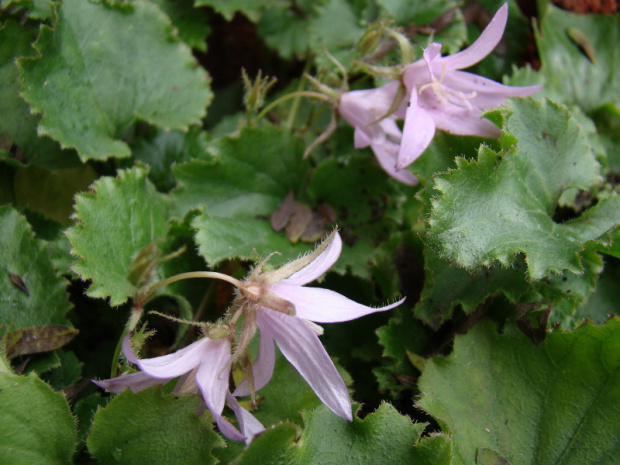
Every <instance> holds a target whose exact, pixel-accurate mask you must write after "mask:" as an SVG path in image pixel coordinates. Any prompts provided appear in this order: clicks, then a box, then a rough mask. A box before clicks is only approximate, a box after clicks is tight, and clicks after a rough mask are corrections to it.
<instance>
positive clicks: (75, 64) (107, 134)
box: [19, 0, 211, 160]
mask: <svg viewBox="0 0 620 465" xmlns="http://www.w3.org/2000/svg"><path fill="white" fill-rule="evenodd" d="M35 47H36V49H37V50H38V51H39V53H40V55H39V56H38V57H35V58H23V59H21V60H19V65H20V68H21V72H20V79H21V81H22V82H23V84H24V89H23V91H22V95H23V96H24V98H25V99H26V100H27V101H28V102H29V103H30V104H31V107H32V109H33V110H34V111H35V112H40V113H42V114H43V118H42V120H41V123H40V124H39V129H38V132H39V134H47V135H49V136H51V137H53V138H54V139H56V140H57V141H59V142H60V144H61V145H62V146H63V147H73V148H75V149H77V151H78V153H79V155H80V157H81V158H82V159H83V160H87V159H89V158H97V159H103V158H107V157H111V156H114V157H126V156H128V155H129V153H130V150H129V147H128V146H127V144H126V143H125V142H124V141H123V140H122V136H123V133H124V132H125V131H126V130H127V129H129V128H130V127H131V125H132V124H133V123H135V122H136V121H138V120H143V121H147V122H149V123H151V124H154V125H157V126H160V127H163V128H169V129H181V130H186V129H187V127H188V125H190V124H194V123H198V122H199V121H200V119H201V118H202V117H203V116H204V115H205V108H206V106H207V105H208V103H209V101H210V100H211V92H210V90H209V87H208V85H207V82H208V79H207V75H206V74H205V72H204V71H203V70H201V69H199V68H197V67H196V65H195V62H194V59H193V57H192V55H191V52H190V50H189V48H188V47H187V46H186V45H185V44H183V43H182V42H178V41H176V40H174V39H173V38H172V37H171V26H170V22H169V20H168V18H167V17H166V16H165V15H164V14H163V13H162V12H161V11H160V10H159V9H158V7H157V6H155V5H154V4H153V3H151V2H135V3H132V4H131V7H130V8H127V7H125V8H115V7H113V6H108V5H107V4H106V3H104V2H102V3H95V2H83V1H81V0H65V1H63V3H62V6H61V7H60V9H59V16H58V20H57V23H56V25H55V28H54V29H51V28H49V27H47V26H42V27H41V31H40V35H39V38H38V39H37V42H36V43H35ZM162 63H165V66H162ZM170 70H174V72H170Z"/></svg>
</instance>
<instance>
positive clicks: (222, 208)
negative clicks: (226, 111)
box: [172, 127, 308, 218]
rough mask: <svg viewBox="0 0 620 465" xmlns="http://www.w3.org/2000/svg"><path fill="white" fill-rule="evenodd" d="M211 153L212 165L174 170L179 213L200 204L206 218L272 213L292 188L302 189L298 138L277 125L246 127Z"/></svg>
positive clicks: (213, 147)
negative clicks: (177, 185) (210, 216)
mask: <svg viewBox="0 0 620 465" xmlns="http://www.w3.org/2000/svg"><path fill="white" fill-rule="evenodd" d="M208 151H209V153H210V154H211V155H212V157H213V161H202V160H193V161H190V162H188V163H184V164H182V165H178V166H175V167H174V168H173V173H174V176H175V178H176V179H177V182H178V184H179V187H178V188H177V189H176V190H175V191H173V194H172V199H173V202H174V205H175V211H176V213H177V214H178V215H184V214H185V212H187V211H188V210H190V209H192V208H195V207H198V206H200V205H202V206H203V207H204V211H205V212H206V213H207V214H209V215H213V216H220V217H226V218H229V217H248V218H255V217H256V215H270V214H271V213H272V212H274V211H275V210H276V209H277V207H278V204H279V203H281V202H282V201H284V198H285V197H286V195H287V193H288V192H289V190H293V191H296V190H298V189H299V188H300V186H301V184H302V180H303V177H304V174H305V170H306V169H307V167H308V164H307V162H306V161H304V160H302V153H303V146H302V144H301V141H300V139H299V138H298V137H296V136H294V135H292V134H291V133H290V132H289V131H288V130H286V129H278V128H275V127H266V128H261V129H258V128H246V129H243V130H242V131H241V133H240V134H239V135H238V136H236V137H233V136H227V137H222V138H220V139H218V140H215V141H213V142H212V143H211V144H209V146H208Z"/></svg>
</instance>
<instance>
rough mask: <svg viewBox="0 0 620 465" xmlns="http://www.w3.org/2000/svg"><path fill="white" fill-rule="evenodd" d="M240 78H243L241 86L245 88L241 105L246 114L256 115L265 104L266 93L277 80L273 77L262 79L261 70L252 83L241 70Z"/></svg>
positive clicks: (243, 70)
mask: <svg viewBox="0 0 620 465" xmlns="http://www.w3.org/2000/svg"><path fill="white" fill-rule="evenodd" d="M241 77H242V78H243V86H244V87H245V95H244V97H243V104H244V105H245V108H246V110H247V111H248V113H250V114H252V113H256V112H257V111H258V110H260V109H261V108H262V106H263V105H264V104H265V97H266V96H267V92H268V91H269V89H271V87H272V86H273V85H274V84H275V83H276V82H277V81H278V80H277V79H276V78H275V77H269V76H266V77H263V76H262V71H261V70H258V74H257V75H256V79H254V81H253V82H252V81H251V80H250V78H249V77H248V75H247V73H246V72H245V69H242V70H241Z"/></svg>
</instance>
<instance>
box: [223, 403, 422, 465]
mask: <svg viewBox="0 0 620 465" xmlns="http://www.w3.org/2000/svg"><path fill="white" fill-rule="evenodd" d="M303 417H304V423H305V425H306V428H305V430H304V432H303V434H302V436H301V438H299V440H298V441H295V440H294V439H295V435H296V429H295V428H294V427H293V426H292V425H290V424H287V423H285V424H282V425H279V426H276V427H275V428H272V429H269V430H267V431H266V432H265V433H263V434H261V435H260V436H258V437H256V438H255V439H254V441H253V442H252V444H251V445H250V446H249V447H248V448H247V449H246V450H245V451H244V452H243V453H242V454H241V456H240V457H239V458H238V459H237V461H236V462H235V463H236V464H239V465H246V464H248V465H249V464H252V465H261V464H270V465H274V464H282V465H284V464H287V465H302V464H308V465H309V464H316V463H321V464H322V465H336V464H342V463H346V464H350V465H358V464H359V465H361V464H368V463H377V464H379V463H385V464H388V463H394V464H396V463H398V464H414V463H420V462H417V461H415V460H414V453H413V450H414V448H413V445H414V443H415V442H416V441H417V439H418V438H419V436H420V434H421V433H422V430H423V429H424V424H422V423H418V424H413V423H411V420H410V419H409V418H408V417H406V416H403V415H400V414H399V413H398V412H397V411H396V409H394V407H392V406H391V405H389V404H382V405H381V406H380V407H379V408H378V409H377V411H376V412H374V413H371V414H370V415H368V416H367V417H366V418H364V419H363V420H360V419H359V418H357V417H356V416H354V418H353V422H351V423H349V422H348V421H346V420H343V419H342V418H340V417H338V416H336V415H334V414H333V413H332V412H331V411H330V410H328V409H327V407H324V406H321V407H319V408H317V409H316V410H313V411H311V412H306V413H305V414H304V415H303ZM428 463H429V464H430V463H433V462H428Z"/></svg>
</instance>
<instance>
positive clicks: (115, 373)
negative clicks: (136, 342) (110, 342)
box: [110, 326, 127, 378]
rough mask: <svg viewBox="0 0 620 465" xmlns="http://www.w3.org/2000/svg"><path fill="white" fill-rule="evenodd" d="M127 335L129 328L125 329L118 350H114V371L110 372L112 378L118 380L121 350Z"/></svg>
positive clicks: (118, 343)
mask: <svg viewBox="0 0 620 465" xmlns="http://www.w3.org/2000/svg"><path fill="white" fill-rule="evenodd" d="M126 335H127V326H125V328H123V333H122V334H121V337H120V338H119V339H118V342H117V343H116V348H115V349H114V356H113V357H112V370H111V372H110V378H116V377H117V376H118V362H119V361H120V358H121V348H122V346H123V339H125V336H126Z"/></svg>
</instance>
